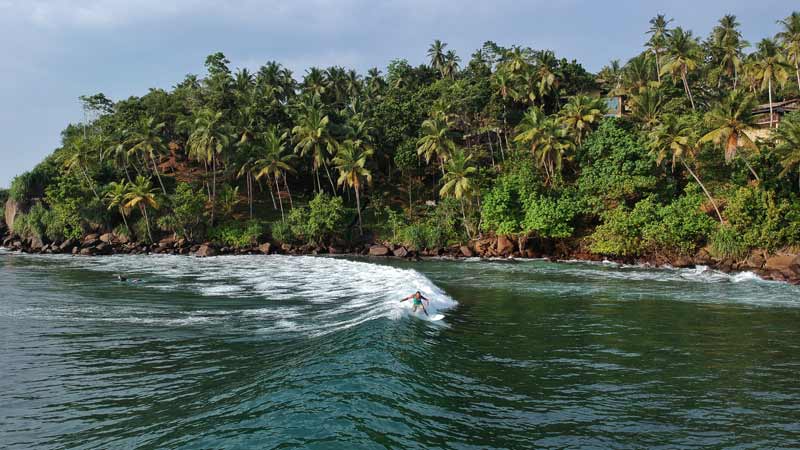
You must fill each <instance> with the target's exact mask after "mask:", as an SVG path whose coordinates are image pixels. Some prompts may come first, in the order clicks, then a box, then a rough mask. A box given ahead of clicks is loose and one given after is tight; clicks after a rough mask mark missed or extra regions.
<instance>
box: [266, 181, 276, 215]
mask: <svg viewBox="0 0 800 450" xmlns="http://www.w3.org/2000/svg"><path fill="white" fill-rule="evenodd" d="M270 178H271V175H269V174H268V175H267V185H269V198H271V199H272V209H278V204H277V203H275V195H274V194H273V193H272V181H271V180H270ZM276 181H277V180H276Z"/></svg>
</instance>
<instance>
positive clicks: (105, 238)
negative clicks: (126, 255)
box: [98, 233, 114, 244]
mask: <svg viewBox="0 0 800 450" xmlns="http://www.w3.org/2000/svg"><path fill="white" fill-rule="evenodd" d="M98 239H100V241H101V242H103V243H106V244H110V243H112V242H114V235H113V234H111V233H104V234H101V235H100V237H99V238H98Z"/></svg>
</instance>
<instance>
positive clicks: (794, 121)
mask: <svg viewBox="0 0 800 450" xmlns="http://www.w3.org/2000/svg"><path fill="white" fill-rule="evenodd" d="M772 133H773V136H775V141H776V146H775V152H776V153H777V154H778V155H780V156H781V165H782V166H783V171H782V172H781V174H780V175H781V176H785V175H786V174H788V173H789V171H790V170H792V169H793V168H797V169H800V115H798V114H797V113H794V114H790V115H787V116H786V118H785V119H784V120H783V122H781V126H780V127H779V128H777V129H775V130H773V132H772ZM798 172H799V173H798V179H797V181H798V186H800V171H798Z"/></svg>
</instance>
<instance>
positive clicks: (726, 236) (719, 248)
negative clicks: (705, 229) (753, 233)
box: [711, 225, 750, 260]
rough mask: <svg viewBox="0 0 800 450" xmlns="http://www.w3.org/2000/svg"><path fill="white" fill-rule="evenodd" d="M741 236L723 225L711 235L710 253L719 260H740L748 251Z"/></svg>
mask: <svg viewBox="0 0 800 450" xmlns="http://www.w3.org/2000/svg"><path fill="white" fill-rule="evenodd" d="M749 250H750V249H749V247H748V245H747V243H746V242H745V241H744V239H742V235H741V234H739V233H738V232H737V231H736V230H734V229H733V228H732V227H731V226H728V225H724V226H720V227H719V228H717V231H716V232H714V234H712V235H711V252H712V253H713V254H714V256H716V257H719V258H732V259H737V260H738V259H742V258H744V257H745V255H747V252H748V251H749Z"/></svg>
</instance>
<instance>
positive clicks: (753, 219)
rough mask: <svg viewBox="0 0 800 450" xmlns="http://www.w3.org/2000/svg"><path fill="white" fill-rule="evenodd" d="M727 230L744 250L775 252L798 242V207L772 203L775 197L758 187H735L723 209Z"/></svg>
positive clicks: (784, 203) (786, 203)
mask: <svg viewBox="0 0 800 450" xmlns="http://www.w3.org/2000/svg"><path fill="white" fill-rule="evenodd" d="M725 217H726V218H727V219H728V224H729V225H730V230H729V231H726V233H737V234H738V235H739V236H740V239H741V242H742V243H743V245H745V246H746V247H747V248H748V249H750V248H763V249H766V250H770V251H772V250H775V249H778V248H780V247H781V246H783V245H788V244H794V243H796V242H797V240H798V233H799V232H798V230H797V227H798V225H800V221H798V218H800V211H798V206H795V205H791V204H790V203H789V202H787V201H782V202H776V200H775V194H774V193H773V192H771V191H765V190H763V189H761V188H758V187H743V188H739V189H738V190H737V191H736V192H735V193H734V195H733V196H731V197H729V198H728V204H727V207H726V208H725Z"/></svg>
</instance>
